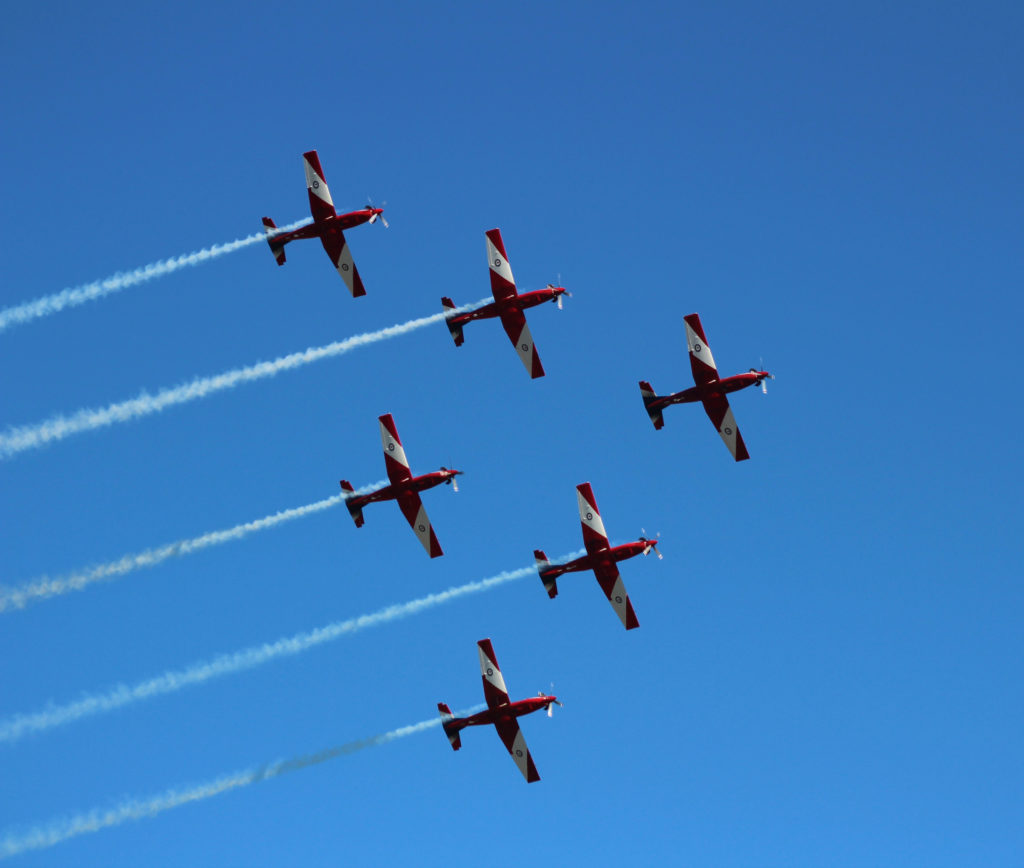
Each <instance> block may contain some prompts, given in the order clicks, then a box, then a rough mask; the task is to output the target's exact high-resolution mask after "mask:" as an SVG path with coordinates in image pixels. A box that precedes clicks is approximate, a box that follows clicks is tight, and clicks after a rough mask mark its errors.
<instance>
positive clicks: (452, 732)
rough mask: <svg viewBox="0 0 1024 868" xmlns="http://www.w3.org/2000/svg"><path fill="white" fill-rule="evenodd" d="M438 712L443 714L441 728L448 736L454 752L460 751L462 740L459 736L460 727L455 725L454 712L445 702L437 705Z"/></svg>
mask: <svg viewBox="0 0 1024 868" xmlns="http://www.w3.org/2000/svg"><path fill="white" fill-rule="evenodd" d="M437 710H438V712H440V714H441V726H442V728H443V729H444V734H445V735H446V736H448V741H449V743H450V744H451V746H452V750H458V749H459V748H460V747H462V738H461V736H460V735H459V727H458V726H456V725H455V716H454V715H453V714H452V710H451V709H450V708H449V707H448V706H447V705H445V704H444V703H443V702H439V703H437Z"/></svg>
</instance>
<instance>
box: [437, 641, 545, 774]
mask: <svg viewBox="0 0 1024 868" xmlns="http://www.w3.org/2000/svg"><path fill="white" fill-rule="evenodd" d="M476 644H477V649H478V650H479V651H480V673H481V677H482V678H483V682H484V699H486V700H487V710H486V711H479V712H477V713H476V714H471V715H470V716H469V717H455V716H454V715H453V714H452V710H451V709H450V708H449V707H448V706H447V705H445V704H444V703H443V702H439V703H437V710H438V711H439V712H440V713H441V726H442V727H444V734H445V735H446V736H448V741H449V742H450V743H451V746H452V750H458V749H459V748H460V747H462V738H461V736H460V735H459V731H460V730H463V729H465V728H466V727H467V726H483V725H484V724H488V723H490V724H494V728H495V729H496V730H497V731H498V735H499V736H500V737H501V740H502V741H503V742H504V743H505V749H506V750H507V751H508V752H509V756H511V757H512V759H514V760H515V763H516V765H517V766H518V767H519V771H521V772H522V773H523V777H524V778H526V782H527V783H528V784H532V783H533V782H534V781H539V780H540V775H539V774H537V767H536V766H535V765H534V764H533V757H532V756H530V750H529V748H528V747H527V746H526V740H525V739H524V738H523V733H522V731H521V730H520V729H519V722H518V721H517V720H516V718H517V717H522V716H523V715H524V714H531V713H532V712H534V711H540V710H541V709H542V708H546V709H547V710H548V717H551V706H552V705H553V704H554V705H558V706H561V704H562V703H561V702H559V701H558V699H557V698H555V697H554V696H547V695H545V693H544V691H542V690H539V691H537V695H536V696H531V697H530V698H529V699H520V700H519V701H518V702H509V699H508V690H507V689H506V688H505V679H504V678H502V677H501V670H500V669H499V668H498V660H497V658H496V657H495V656H494V648H492V647H491V640H490V639H481V640H480V641H479V642H477V643H476Z"/></svg>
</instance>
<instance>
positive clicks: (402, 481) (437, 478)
mask: <svg viewBox="0 0 1024 868" xmlns="http://www.w3.org/2000/svg"><path fill="white" fill-rule="evenodd" d="M378 421H379V422H380V437H381V440H382V442H383V444H384V466H385V468H386V469H387V472H388V479H390V480H391V484H390V485H385V486H384V487H383V488H378V489H377V490H375V491H371V492H370V493H369V494H352V493H351V492H353V488H352V483H350V482H349V481H348V480H347V479H343V480H341V490H342V491H343V492H345V493H346V495H347V496H346V498H345V506H346V507H348V512H349V515H351V516H352V520H353V521H354V522H355V523H356V527H362V526H363V507H364V506H365V505H366V504H368V503H376V502H378V501H381V500H397V501H398V507H399V509H401V510H402V515H404V516H405V520H406V521H407V522H409V525H410V527H412V529H413V531H414V532H415V534H416V538H417V539H418V540H419V541H420V542H421V543H422V544H423V548H424V549H426V551H427V554H428V555H430V556H431V557H432V558H439V557H441V555H443V554H444V552H443V551H441V544H440V543H439V542H438V541H437V535H436V534H435V533H434V528H433V527H431V524H430V519H429V518H428V517H427V511H426V509H424V507H423V501H422V500H420V492H421V491H426V490H427V489H428V488H433V487H434V486H435V485H441V484H442V483H444V484H445V485H451V486H452V487H453V489H454V490H455V491H458V490H459V484H458V482H457V481H456V479H455V477H456V476H458V475H459V474H461V473H462V471H461V470H450V469H448V468H447V467H444V466H442V467H441V469H440V470H436V471H434V472H433V473H425V474H423V476H413V475H412V471H411V470H410V469H409V461H408V459H407V458H406V457H405V450H404V449H403V448H402V441H401V440H399V439H398V429H397V428H395V420H394V419H393V418H392V417H391V414H390V413H387V414H385V415H384V416H380V417H378Z"/></svg>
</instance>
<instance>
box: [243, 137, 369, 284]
mask: <svg viewBox="0 0 1024 868" xmlns="http://www.w3.org/2000/svg"><path fill="white" fill-rule="evenodd" d="M302 164H303V167H304V168H305V170H306V187H307V188H308V192H309V210H310V212H311V213H312V215H313V222H312V223H311V224H309V225H308V226H302V227H300V228H298V229H294V230H292V231H291V232H280V231H278V230H277V226H276V225H275V224H274V221H273V220H271V219H270V218H269V217H264V218H263V231H264V232H265V233H266V235H267V244H269V245H270V251H271V253H273V254H274V259H276V260H277V264H278V265H284V262H285V257H284V246H285V245H286V244H288V243H289V242H290V241H297V240H298V239H300V238H319V239H320V243H321V244H323V246H324V250H326V251H327V255H328V256H329V257H330V259H331V264H333V265H334V267H335V268H337V269H338V274H340V275H341V279H342V280H344V281H345V286H347V287H348V291H349V292H351V293H352V296H353V298H354V297H356V296H359V295H366V289H365V287H364V286H363V281H362V279H361V278H360V277H359V271H358V270H357V269H356V264H355V262H354V261H353V260H352V252H351V251H350V250H349V249H348V244H346V243H345V232H344V230H345V229H351V228H352V227H353V226H359V225H361V224H363V223H376V222H377V220H378V219H379V220H380V222H381V223H382V224H383V225H384V226H385V227H386V226H387V225H388V221H387V220H385V219H384V212H383V210H382V209H381V208H374V207H372V206H367V207H366V208H360V209H359V210H358V211H350V212H349V213H348V214H338V213H337V212H336V211H335V210H334V200H333V199H331V191H330V190H328V189H327V181H325V180H324V170H323V169H322V168H320V157H318V156H317V153H316V151H306V153H304V154H303V155H302Z"/></svg>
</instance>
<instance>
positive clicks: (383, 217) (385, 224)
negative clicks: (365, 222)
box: [380, 214, 391, 229]
mask: <svg viewBox="0 0 1024 868" xmlns="http://www.w3.org/2000/svg"><path fill="white" fill-rule="evenodd" d="M380 222H381V223H383V224H384V228H385V229H390V228H391V224H390V223H388V221H387V218H386V217H385V216H384V215H383V214H381V215H380Z"/></svg>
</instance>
